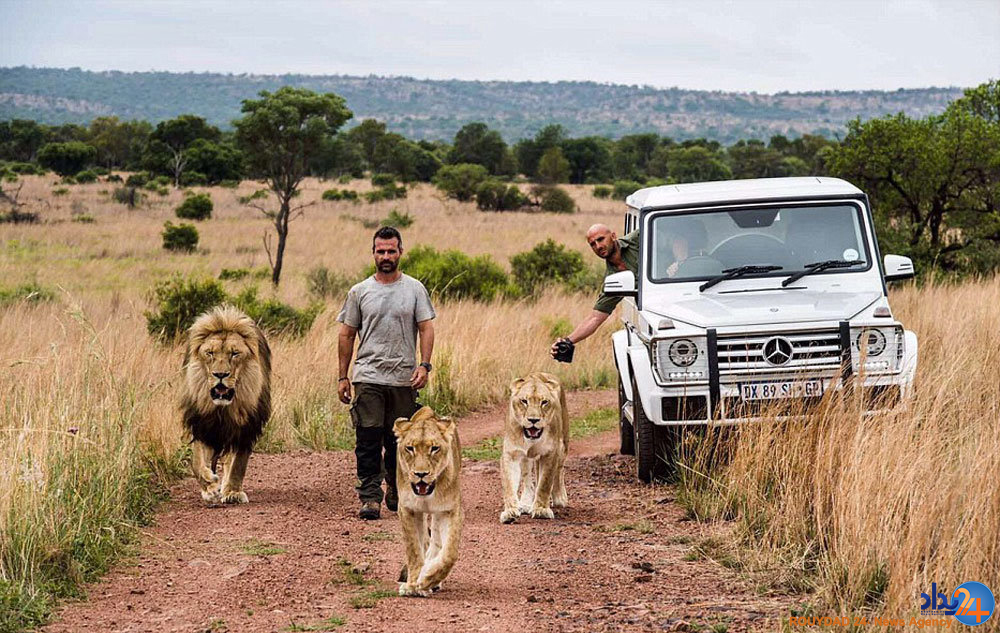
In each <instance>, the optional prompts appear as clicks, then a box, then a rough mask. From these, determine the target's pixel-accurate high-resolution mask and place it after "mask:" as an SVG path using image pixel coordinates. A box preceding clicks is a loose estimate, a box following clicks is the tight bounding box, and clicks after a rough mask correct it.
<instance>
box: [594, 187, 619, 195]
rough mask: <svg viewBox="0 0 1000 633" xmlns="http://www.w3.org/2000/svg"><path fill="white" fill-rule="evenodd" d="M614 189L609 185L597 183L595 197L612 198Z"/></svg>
mask: <svg viewBox="0 0 1000 633" xmlns="http://www.w3.org/2000/svg"><path fill="white" fill-rule="evenodd" d="M613 192H614V189H612V188H611V187H609V186H607V185H597V186H596V187H594V197H595V198H610V197H611V194H612V193H613Z"/></svg>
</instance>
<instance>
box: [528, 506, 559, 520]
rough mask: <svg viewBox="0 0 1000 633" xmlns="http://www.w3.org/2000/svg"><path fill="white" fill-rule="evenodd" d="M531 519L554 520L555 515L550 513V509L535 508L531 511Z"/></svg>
mask: <svg viewBox="0 0 1000 633" xmlns="http://www.w3.org/2000/svg"><path fill="white" fill-rule="evenodd" d="M531 518H532V519H554V518H556V514H555V512H553V511H552V508H541V507H535V508H532V509H531Z"/></svg>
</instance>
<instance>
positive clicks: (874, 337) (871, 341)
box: [855, 330, 885, 356]
mask: <svg viewBox="0 0 1000 633" xmlns="http://www.w3.org/2000/svg"><path fill="white" fill-rule="evenodd" d="M855 346H856V347H857V348H858V352H859V353H862V354H865V355H866V356H881V355H882V352H884V351H885V334H882V332H881V331H879V330H861V333H860V334H858V337H857V339H855Z"/></svg>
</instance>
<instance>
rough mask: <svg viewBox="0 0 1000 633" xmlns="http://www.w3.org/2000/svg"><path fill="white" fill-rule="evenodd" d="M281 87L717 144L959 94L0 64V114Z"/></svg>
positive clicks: (516, 130) (391, 115)
mask: <svg viewBox="0 0 1000 633" xmlns="http://www.w3.org/2000/svg"><path fill="white" fill-rule="evenodd" d="M285 85H292V86H301V87H305V88H309V89H311V90H316V91H323V92H335V93H337V94H339V95H341V96H342V97H344V98H345V99H347V104H348V106H349V107H350V108H351V110H353V111H354V116H355V118H354V121H353V122H357V121H360V120H361V119H363V118H367V117H374V118H377V119H380V120H383V121H385V122H386V123H388V125H389V128H390V129H391V130H393V131H395V132H399V133H401V134H403V135H405V136H407V137H410V138H415V139H441V140H451V139H452V137H453V136H454V134H455V132H456V131H457V130H458V129H459V128H460V127H461V126H462V125H464V124H465V123H468V122H470V121H484V122H485V123H487V124H488V125H489V126H490V127H491V128H495V129H497V130H499V131H500V132H501V134H503V136H504V138H506V139H507V140H508V141H514V140H517V139H520V138H525V137H529V136H533V135H534V133H535V132H536V131H537V130H538V129H539V128H541V127H542V126H544V125H546V124H549V123H560V124H562V125H563V126H564V127H565V128H566V129H567V130H568V132H569V134H570V135H571V136H585V135H600V136H609V137H613V138H617V137H620V136H622V135H624V134H632V133H636V132H657V133H659V134H662V135H665V136H671V137H673V138H675V139H685V138H695V137H700V136H704V137H708V138H711V139H715V140H718V141H720V142H723V143H731V142H733V141H735V140H737V139H741V138H760V139H764V140H766V139H767V138H769V137H770V136H771V135H773V134H786V135H789V136H799V135H801V134H804V133H810V134H822V135H824V136H828V137H835V136H838V135H842V134H843V129H844V124H845V123H846V122H847V121H848V120H850V119H853V118H854V117H861V118H862V119H867V118H872V117H878V116H882V115H884V114H889V113H896V112H900V111H902V112H906V113H907V114H909V115H911V116H916V117H921V116H926V115H928V114H933V113H938V112H941V111H942V110H944V108H945V107H946V106H947V105H948V103H949V102H951V101H952V100H954V99H955V98H957V97H959V96H961V94H962V89H961V88H922V89H906V90H904V89H900V90H894V91H878V90H867V91H828V92H799V93H778V94H773V95H765V94H757V93H737V92H717V91H703V90H682V89H680V88H668V89H658V88H650V87H648V86H625V85H614V84H600V83H594V82H581V81H560V82H554V83H550V82H512V81H458V80H446V81H440V80H424V79H413V78H410V77H375V76H369V77H351V76H347V75H226V74H219V73H169V72H143V73H124V72H118V71H107V72H92V71H85V70H80V69H79V68H71V69H57V68H28V67H23V66H21V67H16V68H0V120H5V119H11V118H29V119H35V120H37V121H41V122H44V123H50V124H51V123H67V122H72V123H86V122H88V121H90V120H91V119H93V118H94V117H97V116H102V115H111V114H114V115H117V116H119V117H121V118H124V119H132V118H136V119H146V120H148V121H152V122H156V121H159V120H162V119H167V118H171V117H174V116H177V115H179V114H184V113H194V114H198V115H200V116H203V117H205V118H206V119H208V120H209V121H211V122H212V123H214V124H216V125H219V126H222V127H229V123H230V121H232V119H234V118H235V117H237V116H239V110H240V101H241V100H243V99H246V98H249V97H254V96H256V94H257V93H258V92H259V91H261V90H275V89H277V88H279V87H280V86H285Z"/></svg>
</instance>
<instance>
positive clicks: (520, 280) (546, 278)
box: [510, 239, 584, 294]
mask: <svg viewBox="0 0 1000 633" xmlns="http://www.w3.org/2000/svg"><path fill="white" fill-rule="evenodd" d="M510 268H511V274H512V275H513V277H514V283H516V284H517V285H518V286H519V287H520V288H521V289H522V290H523V291H524V292H525V293H527V294H531V293H533V292H535V291H537V290H540V289H541V288H542V287H544V286H545V285H546V284H549V283H554V282H555V283H564V282H567V281H569V280H570V279H572V278H573V277H574V276H576V275H578V274H580V273H581V272H582V271H583V270H584V263H583V255H581V254H580V253H579V252H578V251H574V250H570V249H567V248H566V247H565V246H563V245H562V244H558V243H556V242H555V241H553V240H551V239H548V240H545V241H544V242H542V243H540V244H536V245H535V247H534V248H532V249H531V250H530V251H526V252H524V253H518V254H517V255H514V256H513V257H511V258H510Z"/></svg>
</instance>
